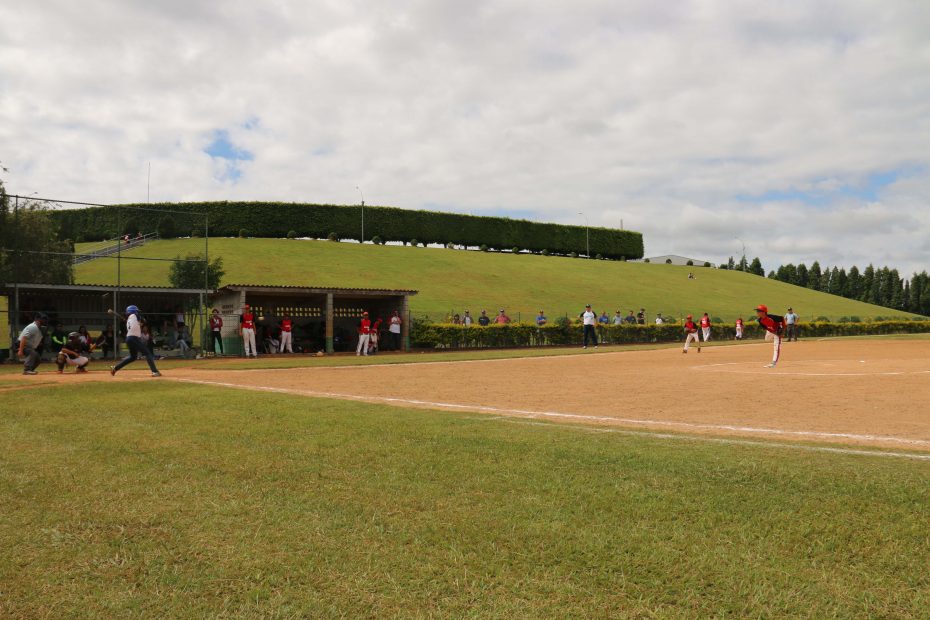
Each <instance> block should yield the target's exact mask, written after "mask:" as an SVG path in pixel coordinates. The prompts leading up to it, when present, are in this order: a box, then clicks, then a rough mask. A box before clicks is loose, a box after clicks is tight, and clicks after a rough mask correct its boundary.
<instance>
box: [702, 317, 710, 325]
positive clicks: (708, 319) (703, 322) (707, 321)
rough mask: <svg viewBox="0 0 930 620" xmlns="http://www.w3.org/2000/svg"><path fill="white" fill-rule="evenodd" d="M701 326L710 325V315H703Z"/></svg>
mask: <svg viewBox="0 0 930 620" xmlns="http://www.w3.org/2000/svg"><path fill="white" fill-rule="evenodd" d="M701 327H710V317H706V316H702V317H701Z"/></svg>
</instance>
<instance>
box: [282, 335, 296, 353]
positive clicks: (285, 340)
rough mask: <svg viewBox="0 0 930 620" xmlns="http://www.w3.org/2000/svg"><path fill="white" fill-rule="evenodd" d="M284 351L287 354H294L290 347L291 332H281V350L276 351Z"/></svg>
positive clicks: (291, 346)
mask: <svg viewBox="0 0 930 620" xmlns="http://www.w3.org/2000/svg"><path fill="white" fill-rule="evenodd" d="M284 349H287V352H288V353H293V352H294V347H293V345H291V332H285V331H282V332H281V348H280V349H278V350H279V351H280V352H281V353H284Z"/></svg>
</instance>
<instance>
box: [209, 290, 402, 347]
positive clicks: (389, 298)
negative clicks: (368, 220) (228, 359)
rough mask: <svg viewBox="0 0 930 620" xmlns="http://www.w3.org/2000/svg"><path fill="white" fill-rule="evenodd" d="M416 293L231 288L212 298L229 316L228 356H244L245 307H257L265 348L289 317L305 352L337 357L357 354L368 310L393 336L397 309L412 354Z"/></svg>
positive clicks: (226, 324) (225, 337) (226, 325)
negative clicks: (268, 334)
mask: <svg viewBox="0 0 930 620" xmlns="http://www.w3.org/2000/svg"><path fill="white" fill-rule="evenodd" d="M416 294H417V291H412V290H405V289H369V288H325V287H312V286H309V287H304V286H263V285H256V284H228V285H226V286H223V287H221V288H219V289H217V290H216V291H215V292H214V293H213V294H212V295H211V296H210V303H211V306H212V307H213V308H216V309H218V310H219V312H220V315H221V316H222V317H223V343H224V347H228V348H227V349H226V352H227V353H242V340H241V338H240V337H239V317H240V315H241V313H242V306H243V305H244V304H249V305H250V306H251V307H252V313H253V314H254V315H255V317H256V323H257V325H256V328H257V334H256V340H257V341H258V343H257V344H258V348H259V350H262V343H261V340H262V331H263V330H264V328H265V327H268V328H270V329H273V328H274V327H275V326H276V325H277V324H278V322H279V321H280V320H281V318H282V317H283V316H284V315H285V314H288V315H290V317H291V320H292V321H293V322H294V342H295V344H296V345H298V346H299V347H300V348H301V349H302V350H304V351H320V350H325V351H326V352H327V353H333V352H336V351H350V350H354V347H355V345H356V343H357V341H358V340H357V339H358V335H357V329H356V326H357V324H358V321H359V319H360V318H361V315H362V312H364V311H367V312H368V313H369V316H370V317H371V319H372V322H374V320H375V319H377V318H378V317H379V316H380V317H381V318H382V319H383V320H384V323H383V332H384V333H387V328H388V321H389V319H390V317H391V313H392V312H394V310H397V311H398V312H399V313H400V316H401V319H402V320H403V323H402V324H401V349H402V350H404V351H409V350H410V331H409V330H410V308H409V298H410V297H411V296H412V295H416ZM385 345H387V346H385ZM390 348H391V347H390V343H389V342H388V343H385V344H383V345H382V349H384V350H388V349H390Z"/></svg>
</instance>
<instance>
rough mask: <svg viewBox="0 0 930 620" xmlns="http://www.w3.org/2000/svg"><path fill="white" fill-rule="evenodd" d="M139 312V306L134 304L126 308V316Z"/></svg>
mask: <svg viewBox="0 0 930 620" xmlns="http://www.w3.org/2000/svg"><path fill="white" fill-rule="evenodd" d="M138 312H139V306H137V305H135V304H133V305H131V306H126V314H137V313H138Z"/></svg>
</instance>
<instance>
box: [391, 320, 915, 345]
mask: <svg viewBox="0 0 930 620" xmlns="http://www.w3.org/2000/svg"><path fill="white" fill-rule="evenodd" d="M799 327H800V330H799V335H800V337H801V338H807V337H816V338H825V337H833V336H862V335H875V334H915V333H930V321H884V322H877V323H826V322H820V323H801V325H800V326H799ZM597 334H598V339H599V340H600V341H601V342H604V343H607V344H643V343H656V342H679V341H683V340H684V329H683V328H682V326H681V325H599V326H598V327H597ZM735 335H736V334H735V328H734V327H733V326H732V325H725V326H724V325H715V326H714V327H713V332H712V336H711V339H712V340H732V339H733V338H734V337H735ZM763 336H764V333H763V332H762V330H761V328H760V327H759V326H758V325H756V324H754V323H747V325H746V327H745V329H744V330H743V337H744V338H745V339H756V338H762V337H763ZM410 341H411V344H412V346H413V347H414V348H419V349H433V348H444V349H445V348H447V349H465V348H468V349H471V348H506V347H539V346H554V345H580V344H581V342H582V330H581V326H579V325H564V324H563V325H556V324H550V325H545V326H543V327H537V326H536V325H533V324H530V323H510V324H508V325H496V324H492V325H488V326H487V327H478V326H471V327H463V326H461V325H449V324H436V323H429V322H427V321H423V320H415V321H414V322H413V324H412V326H411V332H410Z"/></svg>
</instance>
